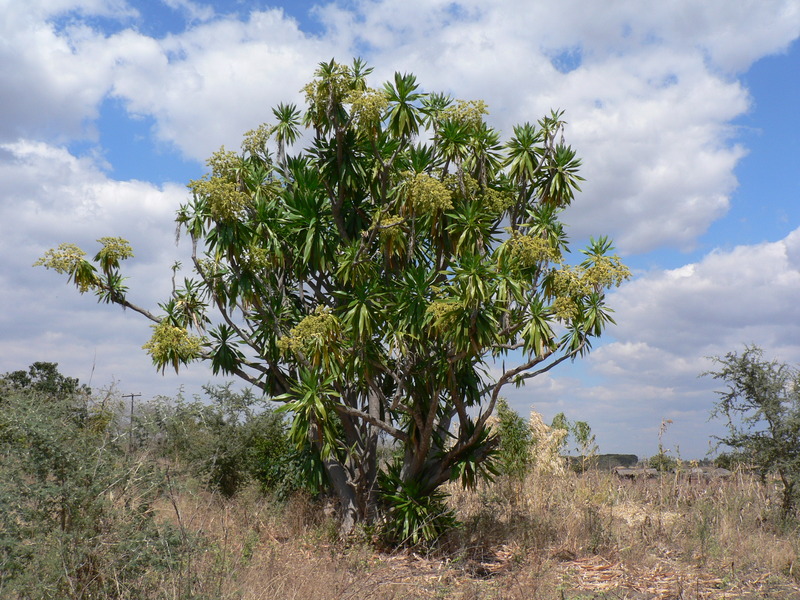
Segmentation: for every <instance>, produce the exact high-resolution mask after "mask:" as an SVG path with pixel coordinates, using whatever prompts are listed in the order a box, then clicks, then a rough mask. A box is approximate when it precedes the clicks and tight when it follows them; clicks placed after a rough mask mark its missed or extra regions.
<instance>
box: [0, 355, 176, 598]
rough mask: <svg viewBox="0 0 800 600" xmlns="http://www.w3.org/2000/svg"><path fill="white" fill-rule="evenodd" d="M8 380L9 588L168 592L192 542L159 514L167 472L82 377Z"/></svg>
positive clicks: (5, 570)
mask: <svg viewBox="0 0 800 600" xmlns="http://www.w3.org/2000/svg"><path fill="white" fill-rule="evenodd" d="M37 364H39V365H41V364H48V365H50V364H52V363H37ZM52 367H53V369H55V367H56V365H52ZM17 373H19V372H17ZM11 375H13V374H11ZM0 382H2V384H3V389H4V393H3V396H2V402H0V532H1V533H0V595H1V596H2V597H3V598H11V599H17V598H19V599H23V598H24V599H27V598H31V599H33V598H36V599H39V598H58V599H61V598H68V599H73V598H74V599H79V598H80V599H84V598H141V597H148V598H156V597H158V595H157V592H158V590H159V589H161V587H162V585H161V584H162V582H163V579H164V578H166V577H170V576H171V574H172V572H173V570H174V569H175V568H177V567H178V564H179V561H180V557H181V556H182V545H183V542H182V540H181V538H180V536H178V535H177V532H176V531H175V530H174V529H172V528H171V527H169V526H166V525H163V524H159V523H158V522H157V521H156V520H155V518H154V515H153V511H152V509H151V506H152V503H153V502H154V500H155V499H156V498H157V497H158V496H159V493H160V482H161V479H160V477H159V476H158V473H156V472H154V471H153V470H152V469H150V468H148V467H147V466H146V465H144V464H142V463H134V462H132V461H130V460H128V459H127V458H126V455H125V453H124V452H123V450H122V448H121V445H120V444H118V443H117V442H118V439H117V437H116V436H115V432H116V431H117V425H118V413H116V412H114V411H113V410H112V409H111V407H110V406H109V403H108V401H106V402H103V403H100V404H97V403H94V402H93V400H92V399H91V397H90V396H89V395H88V393H87V390H86V389H85V388H82V387H79V386H77V385H76V386H75V387H74V388H73V389H72V391H69V390H65V389H64V388H63V387H61V388H56V389H51V390H42V389H41V388H40V387H38V386H36V385H35V384H36V381H35V380H31V381H30V382H28V383H26V382H24V381H22V382H20V380H19V379H18V378H15V377H13V376H12V377H9V375H6V376H4V377H3V378H2V380H0ZM75 382H76V383H77V380H75ZM112 404H113V403H112Z"/></svg>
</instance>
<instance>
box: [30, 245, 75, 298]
mask: <svg viewBox="0 0 800 600" xmlns="http://www.w3.org/2000/svg"><path fill="white" fill-rule="evenodd" d="M84 256H86V252H84V251H83V250H81V249H80V248H78V246H76V245H75V244H60V245H59V246H58V248H50V250H48V251H47V252H45V253H44V256H42V257H41V258H40V259H39V260H37V261H36V262H35V263H33V266H34V267H44V268H46V269H53V270H54V271H55V272H56V273H66V274H67V275H69V274H71V273H72V272H73V271H75V269H76V268H77V267H78V265H79V264H80V263H81V261H83V257H84ZM82 291H86V290H82Z"/></svg>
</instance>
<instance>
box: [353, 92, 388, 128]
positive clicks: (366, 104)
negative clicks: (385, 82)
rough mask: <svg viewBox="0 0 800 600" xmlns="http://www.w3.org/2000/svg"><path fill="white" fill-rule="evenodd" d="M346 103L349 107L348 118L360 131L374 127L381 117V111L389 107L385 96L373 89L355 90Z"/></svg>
mask: <svg viewBox="0 0 800 600" xmlns="http://www.w3.org/2000/svg"><path fill="white" fill-rule="evenodd" d="M346 102H348V103H349V104H350V105H351V108H350V116H351V118H352V119H353V122H354V123H355V124H356V126H357V127H358V128H359V129H361V130H369V129H371V128H373V127H375V126H376V125H377V124H378V123H379V122H380V120H381V117H382V116H383V111H385V110H386V107H387V106H389V100H387V98H386V95H385V94H384V93H383V92H380V91H378V90H376V89H373V88H367V89H365V90H360V89H356V90H353V91H352V92H350V93H349V94H348V96H347V99H346Z"/></svg>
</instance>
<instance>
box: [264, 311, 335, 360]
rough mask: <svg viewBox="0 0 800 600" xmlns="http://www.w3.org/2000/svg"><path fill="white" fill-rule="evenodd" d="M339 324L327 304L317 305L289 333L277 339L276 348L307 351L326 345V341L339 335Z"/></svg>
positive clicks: (286, 350)
mask: <svg viewBox="0 0 800 600" xmlns="http://www.w3.org/2000/svg"><path fill="white" fill-rule="evenodd" d="M340 332H341V326H340V323H339V319H337V318H336V316H335V315H334V314H333V313H332V312H331V309H330V308H329V307H327V306H317V308H316V310H315V311H314V312H313V313H312V314H310V315H308V316H307V317H305V318H304V319H303V320H302V321H300V322H299V323H298V324H297V325H295V326H294V327H292V329H291V330H290V331H289V335H286V336H283V337H282V338H280V339H279V340H278V348H279V349H280V350H281V351H282V352H284V353H285V352H289V351H291V352H297V351H307V350H308V349H309V348H313V347H314V346H326V345H327V344H328V342H330V341H331V340H333V339H335V338H337V337H339V335H340Z"/></svg>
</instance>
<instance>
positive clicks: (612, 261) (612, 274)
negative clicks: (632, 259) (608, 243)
mask: <svg viewBox="0 0 800 600" xmlns="http://www.w3.org/2000/svg"><path fill="white" fill-rule="evenodd" d="M630 276H631V271H630V269H628V267H626V266H625V265H623V264H622V262H621V261H620V259H619V256H617V255H616V254H615V255H613V256H600V257H597V258H596V259H595V262H594V264H593V265H592V266H590V267H588V268H586V269H583V274H582V277H581V278H582V279H583V281H584V282H585V283H586V285H587V286H589V287H590V288H592V289H593V290H598V291H599V290H601V289H606V288H610V287H612V286H613V287H619V286H620V285H621V284H622V282H623V281H625V280H626V279H629V278H630Z"/></svg>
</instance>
